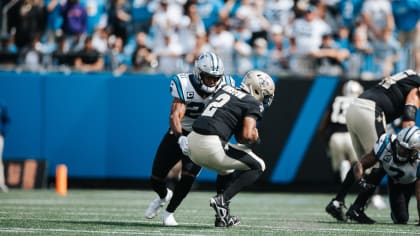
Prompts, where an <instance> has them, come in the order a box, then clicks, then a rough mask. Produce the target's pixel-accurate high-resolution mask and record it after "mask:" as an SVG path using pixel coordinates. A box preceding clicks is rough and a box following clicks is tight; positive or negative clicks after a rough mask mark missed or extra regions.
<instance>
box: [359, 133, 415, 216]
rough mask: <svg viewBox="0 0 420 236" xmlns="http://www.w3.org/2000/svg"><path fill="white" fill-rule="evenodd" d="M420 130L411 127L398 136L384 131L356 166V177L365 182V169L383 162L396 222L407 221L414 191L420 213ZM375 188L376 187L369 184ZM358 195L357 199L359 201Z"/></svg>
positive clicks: (392, 211) (392, 212)
mask: <svg viewBox="0 0 420 236" xmlns="http://www.w3.org/2000/svg"><path fill="white" fill-rule="evenodd" d="M419 150H420V129H419V128H418V127H417V126H408V127H406V128H404V129H402V130H401V131H400V132H399V133H398V135H397V136H395V135H391V134H383V135H382V136H381V137H380V138H379V139H378V141H377V142H376V143H375V147H374V149H373V150H372V151H371V152H369V153H368V154H366V155H365V156H364V157H363V158H362V159H361V160H360V161H359V162H357V163H356V164H355V165H354V166H353V173H354V178H355V180H356V181H357V182H359V183H365V180H364V177H363V172H364V170H365V169H367V168H370V167H372V166H374V165H375V164H376V163H378V162H380V163H381V165H382V166H383V168H384V169H385V172H386V174H387V176H388V178H389V179H388V187H389V202H390V205H391V219H392V221H393V222H394V224H407V222H408V218H409V212H408V204H409V202H410V197H411V195H412V193H413V192H414V191H413V190H414V189H415V193H416V199H417V214H418V216H420V179H419V177H420V171H419V170H420V169H419V167H420V166H419V164H420V160H419ZM370 187H372V188H374V187H375V186H370ZM359 200H360V198H357V199H356V200H355V202H357V201H359Z"/></svg>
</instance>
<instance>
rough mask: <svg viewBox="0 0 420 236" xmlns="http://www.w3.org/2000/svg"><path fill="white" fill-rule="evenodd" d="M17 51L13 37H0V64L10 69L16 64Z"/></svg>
mask: <svg viewBox="0 0 420 236" xmlns="http://www.w3.org/2000/svg"><path fill="white" fill-rule="evenodd" d="M18 56H19V54H18V49H17V47H16V45H15V44H14V36H13V35H7V34H6V35H2V36H1V42H0V64H2V65H3V66H7V67H11V68H13V66H15V65H16V64H17V63H18Z"/></svg>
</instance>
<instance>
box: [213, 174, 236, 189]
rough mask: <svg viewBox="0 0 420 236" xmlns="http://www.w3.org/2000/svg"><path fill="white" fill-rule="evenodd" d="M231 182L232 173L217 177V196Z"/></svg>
mask: <svg viewBox="0 0 420 236" xmlns="http://www.w3.org/2000/svg"><path fill="white" fill-rule="evenodd" d="M232 180H233V173H231V174H228V175H217V179H216V192H217V194H221V193H223V192H224V191H225V190H226V188H227V187H228V186H229V185H230V183H231V182H232Z"/></svg>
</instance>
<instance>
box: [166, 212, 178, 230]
mask: <svg viewBox="0 0 420 236" xmlns="http://www.w3.org/2000/svg"><path fill="white" fill-rule="evenodd" d="M163 225H164V226H177V225H178V223H177V222H176V220H175V217H174V213H171V212H167V211H166V210H165V211H164V212H163Z"/></svg>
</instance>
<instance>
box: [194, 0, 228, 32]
mask: <svg viewBox="0 0 420 236" xmlns="http://www.w3.org/2000/svg"><path fill="white" fill-rule="evenodd" d="M193 1H196V3H197V11H198V14H199V15H200V16H201V18H202V19H203V22H204V25H205V26H206V32H209V31H210V28H211V27H212V26H213V25H215V24H216V23H217V22H219V20H220V12H221V11H222V9H223V7H224V2H223V1H222V0H193Z"/></svg>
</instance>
